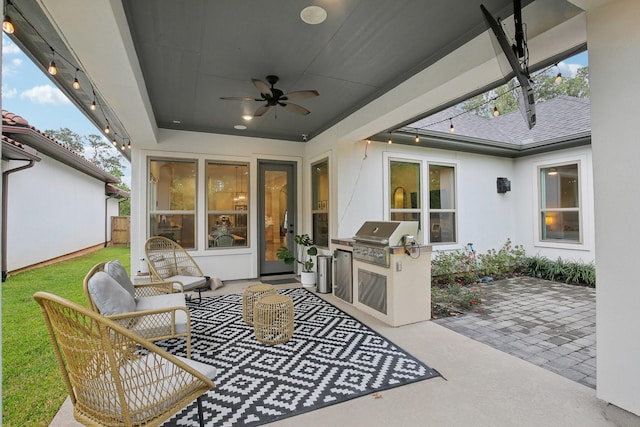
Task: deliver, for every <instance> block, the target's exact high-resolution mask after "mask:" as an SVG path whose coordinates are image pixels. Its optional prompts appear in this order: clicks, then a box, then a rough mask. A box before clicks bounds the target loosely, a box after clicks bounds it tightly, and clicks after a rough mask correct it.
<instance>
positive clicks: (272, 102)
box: [220, 75, 320, 117]
mask: <svg viewBox="0 0 640 427" xmlns="http://www.w3.org/2000/svg"><path fill="white" fill-rule="evenodd" d="M278 80H280V79H279V77H278V76H273V75H270V76H267V82H269V84H270V85H271V87H269V85H267V84H266V83H265V82H263V81H262V80H259V79H251V82H252V83H253V85H254V86H255V87H256V88H258V90H259V91H260V96H261V97H260V98H245V97H240V96H224V97H222V98H220V99H225V100H231V101H259V102H266V104H265V105H263V106H261V107H258V109H257V110H256V111H255V112H254V113H253V117H260V116H262V115H263V114H264V113H266V112H267V111H268V110H269V108H271V107H275V106H276V105H280V106H281V107H284V108H286V109H287V110H289V111H292V112H294V113H297V114H302V115H303V116H306V115H307V114H309V113H310V112H311V111H309V110H307V109H306V108H304V107H301V106H299V105H298V104H294V103H292V102H289V101H290V100H292V99H294V100H295V99H305V98H313V97H316V96H319V95H320V94H319V93H318V91H317V90H297V91H294V92H289V93H284V92H282V91H281V90H280V89H276V88H275V87H273V86H274V85H275V84H276V83H278Z"/></svg>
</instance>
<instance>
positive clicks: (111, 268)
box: [104, 259, 136, 298]
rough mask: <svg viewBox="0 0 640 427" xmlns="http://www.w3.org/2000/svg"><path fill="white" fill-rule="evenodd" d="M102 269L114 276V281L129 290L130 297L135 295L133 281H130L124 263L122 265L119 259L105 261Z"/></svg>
mask: <svg viewBox="0 0 640 427" xmlns="http://www.w3.org/2000/svg"><path fill="white" fill-rule="evenodd" d="M104 271H105V272H106V273H107V274H108V275H109V276H111V277H112V278H114V279H115V280H116V282H118V283H120V286H122V287H123V288H124V289H125V290H126V291H127V292H129V293H130V294H131V296H132V297H134V298H135V297H136V289H135V288H134V287H133V283H131V279H130V278H129V275H128V274H127V270H125V269H124V265H122V263H121V262H120V260H117V259H114V260H113V261H109V262H108V263H106V264H105V265H104Z"/></svg>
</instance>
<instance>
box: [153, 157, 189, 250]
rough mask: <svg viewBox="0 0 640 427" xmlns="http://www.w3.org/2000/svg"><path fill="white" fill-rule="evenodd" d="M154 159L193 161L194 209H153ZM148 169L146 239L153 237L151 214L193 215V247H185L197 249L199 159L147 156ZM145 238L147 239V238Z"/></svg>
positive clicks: (181, 161)
mask: <svg viewBox="0 0 640 427" xmlns="http://www.w3.org/2000/svg"><path fill="white" fill-rule="evenodd" d="M153 161H163V162H176V163H193V165H194V167H195V173H194V203H193V210H185V209H181V210H171V209H155V210H154V209H152V208H151V196H152V191H151V177H152V176H151V162H153ZM146 163H147V169H146V177H145V181H146V183H147V185H146V192H147V197H146V211H147V217H146V222H147V226H146V235H147V237H146V239H149V238H150V237H151V224H152V223H151V215H193V236H194V239H193V240H194V241H193V247H184V248H185V249H186V250H188V251H195V250H197V249H198V241H199V238H198V191H199V173H200V165H199V162H198V159H196V158H192V157H163V156H147V162H146ZM146 239H145V240H146Z"/></svg>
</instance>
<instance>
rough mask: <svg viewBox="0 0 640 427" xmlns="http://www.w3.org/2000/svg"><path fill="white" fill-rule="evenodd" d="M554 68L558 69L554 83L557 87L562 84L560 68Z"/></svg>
mask: <svg viewBox="0 0 640 427" xmlns="http://www.w3.org/2000/svg"><path fill="white" fill-rule="evenodd" d="M555 66H556V67H557V68H558V75H556V78H555V80H554V82H555V83H556V84H557V85H559V84H560V83H562V73H561V72H560V67H559V66H558V64H556V65H555Z"/></svg>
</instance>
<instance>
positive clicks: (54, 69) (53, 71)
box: [47, 59, 58, 76]
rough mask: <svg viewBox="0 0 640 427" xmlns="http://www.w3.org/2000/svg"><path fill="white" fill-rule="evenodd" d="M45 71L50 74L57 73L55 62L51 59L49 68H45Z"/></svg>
mask: <svg viewBox="0 0 640 427" xmlns="http://www.w3.org/2000/svg"><path fill="white" fill-rule="evenodd" d="M47 71H48V72H49V74H51V75H52V76H55V75H56V74H58V67H56V62H55V61H54V60H53V59H52V60H51V62H49V68H47Z"/></svg>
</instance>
